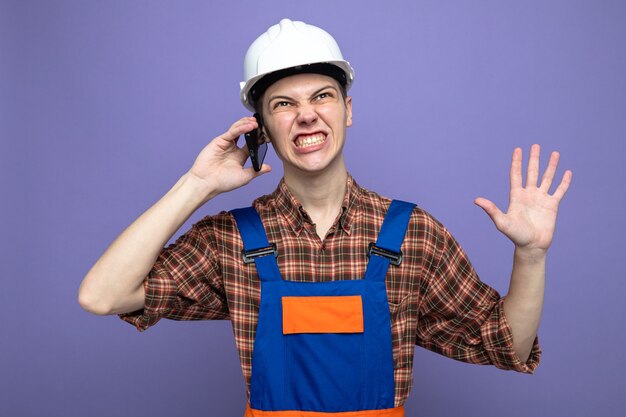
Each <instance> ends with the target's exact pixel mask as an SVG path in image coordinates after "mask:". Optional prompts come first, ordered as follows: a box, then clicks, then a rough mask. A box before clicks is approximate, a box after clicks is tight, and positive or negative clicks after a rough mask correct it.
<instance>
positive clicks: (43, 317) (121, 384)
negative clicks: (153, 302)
mask: <svg viewBox="0 0 626 417" xmlns="http://www.w3.org/2000/svg"><path fill="white" fill-rule="evenodd" d="M0 4H1V9H0V42H1V43H0V48H1V49H0V53H1V55H0V75H1V77H2V78H1V82H0V94H1V101H0V105H1V108H0V138H1V140H2V148H1V149H2V150H1V151H0V155H1V161H0V162H1V166H2V168H1V169H2V175H1V176H0V178H1V179H0V181H2V183H1V186H2V188H1V189H2V196H3V201H2V204H1V205H0V206H2V213H1V215H2V217H1V218H2V223H3V227H2V230H3V238H2V239H1V240H0V245H2V246H1V247H0V253H1V256H2V261H1V263H0V265H1V266H2V269H1V272H0V274H1V277H2V286H1V290H0V320H1V322H0V331H1V337H0V351H1V352H2V355H1V357H0V415H2V416H133V417H137V416H151V417H157V416H185V417H195V416H198V417H199V416H240V415H242V412H243V409H244V402H245V390H244V383H243V378H242V376H241V372H240V369H239V363H238V358H237V355H236V350H235V344H234V340H233V336H232V332H231V328H230V323H228V322H225V321H221V322H219V321H218V322H191V323H189V322H187V323H179V322H172V321H168V320H164V321H162V322H160V323H159V325H158V326H157V327H155V328H153V329H150V330H149V331H147V332H146V333H143V334H140V333H138V332H136V331H135V330H134V328H133V327H131V326H129V325H127V324H125V323H123V322H121V321H120V320H118V319H117V318H115V317H106V318H102V317H96V316H92V315H90V314H88V313H86V312H84V311H82V310H81V309H80V307H79V306H78V304H77V301H76V297H77V288H78V285H79V283H80V281H81V280H82V278H83V276H84V274H85V273H86V272H87V270H88V269H89V267H90V266H91V264H92V263H93V262H94V261H95V260H96V259H97V258H98V256H99V255H100V254H101V253H102V252H103V251H104V249H105V248H106V247H107V245H108V244H109V243H110V242H111V241H112V240H113V239H114V238H115V236H116V235H117V234H118V233H119V232H121V230H122V229H123V228H124V227H126V226H127V225H128V224H129V223H130V222H131V221H132V220H133V219H134V218H136V217H137V216H138V215H139V214H140V213H141V212H142V211H143V210H145V209H146V208H147V207H149V206H150V205H151V204H152V203H153V202H155V201H156V200H157V199H158V198H159V197H160V196H161V195H162V194H164V193H165V192H166V191H167V190H168V189H169V187H170V186H171V185H173V184H174V183H175V182H176V180H177V179H178V178H179V177H180V176H181V175H182V174H183V173H184V172H185V171H186V170H187V169H188V168H189V166H190V165H191V163H192V162H193V160H194V158H195V156H196V154H197V153H198V152H199V150H200V149H201V148H202V147H203V146H204V144H205V143H206V142H207V141H208V140H210V139H211V138H212V137H214V136H216V135H217V134H219V133H222V132H223V131H225V130H226V128H227V127H228V126H229V125H230V124H231V123H232V122H233V121H234V120H235V119H237V118H239V117H241V116H244V115H246V114H247V113H246V111H245V110H244V108H243V107H242V106H241V104H240V103H239V101H238V83H239V81H240V80H241V74H242V70H241V66H242V65H241V64H242V60H243V55H244V53H245V50H246V48H247V46H248V45H249V44H250V43H251V42H252V41H253V40H254V39H255V38H256V36H258V35H259V34H260V33H261V32H263V31H264V30H265V29H266V28H267V27H269V26H270V25H271V24H274V23H277V22H278V21H279V20H280V18H282V17H291V18H292V19H298V20H304V21H306V22H309V23H312V24H316V25H318V26H321V27H323V28H326V29H327V30H328V31H329V32H330V33H332V34H333V35H334V36H335V37H336V39H337V40H338V41H339V43H340V45H341V46H342V49H343V51H344V54H345V56H346V57H347V59H349V60H350V62H351V63H352V64H353V66H354V67H355V69H356V82H355V84H354V88H353V90H352V91H351V94H352V96H353V98H354V126H353V127H352V128H350V130H349V133H348V143H347V145H346V155H347V163H348V168H349V170H350V172H351V173H352V174H353V175H354V176H355V177H356V178H357V180H358V181H359V182H360V183H361V184H362V185H364V186H366V187H368V188H371V189H374V190H377V191H378V192H380V193H381V194H384V195H388V196H394V197H397V198H401V199H408V200H413V201H415V202H417V203H418V204H420V205H421V206H422V207H424V208H426V209H427V210H428V211H430V212H431V213H433V214H434V215H435V216H436V217H437V218H439V219H440V220H441V221H443V222H444V223H445V224H446V225H447V226H448V227H449V229H451V230H452V232H453V233H454V234H455V236H456V237H457V238H458V240H459V241H460V242H461V243H462V244H463V246H464V247H465V249H466V251H467V252H468V253H469V255H470V257H471V259H472V261H473V263H474V265H475V267H476V269H477V270H478V272H479V274H480V275H481V277H482V279H483V280H484V281H486V282H487V283H489V284H491V285H492V286H494V287H495V288H497V289H498V290H499V291H501V292H502V293H505V292H506V289H507V285H508V276H509V272H510V268H511V257H512V245H511V244H510V243H509V242H508V241H507V240H506V238H504V237H503V236H502V235H500V234H499V233H498V232H497V231H496V229H495V228H494V227H493V225H492V223H491V221H490V220H489V218H488V217H487V216H486V215H485V214H484V213H483V212H482V210H481V209H480V208H478V207H476V206H474V205H473V204H472V200H473V198H474V197H477V196H481V195H482V196H485V197H488V198H492V199H494V201H495V202H497V203H498V204H499V205H500V207H501V208H502V209H506V202H507V197H508V166H509V161H510V155H511V152H512V150H513V148H514V147H515V146H523V147H524V150H525V153H527V152H528V149H529V147H530V145H531V144H532V143H534V142H538V143H541V144H542V145H543V147H544V149H545V150H546V151H550V150H559V151H561V153H562V166H561V167H559V177H560V175H562V172H563V171H564V169H566V168H569V169H572V170H573V171H574V181H573V186H572V187H571V188H570V191H569V193H568V195H567V196H566V198H565V200H564V201H563V203H562V206H561V213H560V217H559V223H558V228H557V235H556V238H555V240H554V243H553V246H552V248H551V251H550V255H549V264H548V281H547V293H546V302H545V309H544V318H543V322H542V325H541V329H540V339H541V342H542V346H543V349H544V356H543V361H542V365H541V366H540V367H539V369H538V370H537V373H536V375H534V376H527V375H520V374H515V373H512V372H504V371H499V370H497V369H494V368H492V367H479V366H473V365H467V364H462V363H459V362H455V361H452V360H449V359H446V358H443V357H441V356H438V355H436V354H433V353H430V352H427V351H424V350H422V349H417V350H416V352H415V384H414V389H413V393H412V395H411V398H410V400H409V402H408V404H407V416H415V415H423V416H426V415H427V416H461V415H470V416H472V415H483V416H500V415H507V416H509V417H514V416H527V415H533V416H566V415H567V416H590V415H598V416H600V415H603V416H618V415H622V416H623V415H626V405H625V402H624V400H623V393H624V386H625V379H626V378H625V377H624V373H625V371H626V360H625V356H626V355H625V354H624V346H625V342H626V332H625V331H624V328H625V325H624V318H625V313H626V306H625V302H624V294H625V290H626V285H625V284H624V282H625V280H624V275H625V274H624V271H625V266H626V262H625V258H626V257H625V256H624V246H625V245H624V234H625V232H626V227H625V221H624V203H625V191H624V180H625V179H626V168H625V165H624V163H623V161H624V154H625V152H626V81H625V80H626V77H625V75H626V2H624V1H591V0H589V1H565V0H561V1H556V0H555V1H525V2H518V1H496V0H494V1H473V2H463V1H458V2H449V1H445V2H442V1H413V0H411V1H408V0H407V1H399V2H391V1H390V2H386V4H385V5H382V4H383V3H382V2H376V3H372V4H367V3H365V2H359V1H340V2H339V1H319V0H318V1H312V2H292V1H263V2H259V1H255V2H252V1H249V2H239V1H231V2H226V1H212V2H208V1H178V2H175V1H141V2H130V1H107V2H105V1H101V2H96V1H40V2H35V1H7V0H2V1H1V3H0ZM544 155H545V154H544ZM545 159H546V158H544V159H543V163H544V164H545ZM269 162H270V163H272V164H273V166H274V172H273V173H272V174H270V175H267V176H265V177H263V178H262V179H259V180H257V181H256V182H254V183H253V185H250V186H248V187H245V188H243V189H239V190H237V191H235V192H232V193H230V194H228V195H223V196H220V197H218V198H216V199H215V200H213V201H211V202H210V203H209V204H207V205H206V206H205V207H203V208H202V209H201V210H200V211H199V212H198V213H196V215H195V216H194V217H193V218H192V221H196V220H198V219H199V218H201V217H202V216H204V215H206V214H211V213H216V212H218V211H220V210H223V209H229V208H234V207H238V206H242V205H246V204H249V203H250V202H251V200H252V199H253V197H255V196H257V195H260V194H264V193H267V192H270V191H272V190H273V189H274V187H275V184H276V183H277V182H278V180H279V179H280V177H281V169H280V164H279V162H278V161H277V159H276V158H275V155H274V153H273V152H272V153H271V155H270V156H269ZM187 227H188V225H186V226H185V228H187Z"/></svg>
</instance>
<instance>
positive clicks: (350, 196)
mask: <svg viewBox="0 0 626 417" xmlns="http://www.w3.org/2000/svg"><path fill="white" fill-rule="evenodd" d="M362 194H363V189H362V188H361V187H360V186H359V185H358V184H357V183H356V181H355V180H354V178H352V176H351V175H350V174H348V179H347V182H346V194H345V196H344V198H343V203H342V205H341V213H340V214H339V216H338V217H337V219H336V220H335V224H334V225H335V226H337V228H341V229H342V230H343V231H344V232H345V233H346V234H348V235H350V230H351V228H352V225H353V223H354V219H355V218H356V215H357V213H358V211H359V208H360V206H361V197H362ZM273 196H274V198H275V201H276V208H277V211H278V213H279V214H280V215H281V216H283V218H284V219H285V221H286V222H287V223H288V224H289V225H290V226H291V228H292V229H293V231H294V232H295V233H296V235H298V236H299V235H300V233H301V232H302V229H303V228H304V224H305V223H310V224H312V223H313V221H312V220H311V218H310V217H309V215H308V214H307V212H306V211H305V210H304V208H303V207H302V204H300V202H298V200H296V198H295V197H294V195H293V194H292V193H291V191H289V188H288V187H287V184H286V183H285V179H284V178H283V179H281V180H280V183H279V184H278V187H277V188H276V190H275V191H274V193H273Z"/></svg>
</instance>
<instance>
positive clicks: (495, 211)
mask: <svg viewBox="0 0 626 417" xmlns="http://www.w3.org/2000/svg"><path fill="white" fill-rule="evenodd" d="M474 204H476V205H477V206H478V207H480V208H481V209H483V210H484V211H485V213H487V215H488V216H489V218H491V220H492V221H493V223H494V224H495V225H496V227H497V228H498V229H500V226H501V225H502V223H503V220H504V213H502V211H500V209H499V208H498V206H496V205H495V204H494V203H493V202H491V201H490V200H487V199H486V198H482V197H478V198H477V199H475V200H474Z"/></svg>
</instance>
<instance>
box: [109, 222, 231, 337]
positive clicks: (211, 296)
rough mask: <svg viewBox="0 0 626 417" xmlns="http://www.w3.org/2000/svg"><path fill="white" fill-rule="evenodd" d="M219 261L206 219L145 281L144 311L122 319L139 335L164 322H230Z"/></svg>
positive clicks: (162, 258)
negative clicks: (132, 326)
mask: <svg viewBox="0 0 626 417" xmlns="http://www.w3.org/2000/svg"><path fill="white" fill-rule="evenodd" d="M217 259H218V258H217V254H216V245H215V239H214V233H213V224H212V220H211V218H210V217H206V218H205V219H203V220H201V221H200V222H198V223H196V224H194V225H193V227H192V228H191V229H190V230H189V231H188V232H186V233H185V234H183V235H182V236H181V237H179V238H178V239H177V240H176V242H175V243H174V244H172V245H170V246H168V247H167V248H165V249H163V250H162V251H161V253H160V254H159V257H158V258H157V260H156V262H155V264H154V266H153V267H152V270H151V271H150V272H149V274H148V276H147V277H146V279H145V280H144V288H145V293H146V301H145V306H144V308H143V309H142V310H138V311H135V312H132V313H126V314H121V315H120V318H121V319H122V320H124V321H126V322H128V323H130V324H133V325H134V326H135V327H136V328H137V330H139V331H144V330H146V329H147V328H148V327H150V326H153V325H154V324H156V323H157V322H158V321H159V320H160V319H161V318H167V319H172V320H210V319H228V317H229V314H228V307H227V302H226V296H225V293H224V285H223V281H222V276H221V271H220V267H219V263H218V260H217Z"/></svg>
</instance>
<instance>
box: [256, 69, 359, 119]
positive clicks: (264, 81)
mask: <svg viewBox="0 0 626 417" xmlns="http://www.w3.org/2000/svg"><path fill="white" fill-rule="evenodd" d="M296 74H321V75H326V76H328V77H331V78H334V79H335V80H337V82H338V83H339V86H340V87H341V88H340V90H341V95H342V96H343V99H344V101H345V99H346V84H347V80H346V73H345V72H344V71H343V70H342V69H341V68H339V67H338V66H336V65H333V64H327V63H325V62H322V63H316V64H309V65H298V66H296V67H291V68H285V69H283V70H279V71H274V72H271V73H269V74H267V75H266V76H264V77H263V78H261V79H260V80H259V81H257V82H256V83H255V84H254V85H253V86H252V89H250V99H251V101H252V103H253V105H254V108H255V109H256V111H257V113H259V111H260V110H261V108H259V104H260V103H261V101H262V100H261V99H262V98H263V94H264V93H265V90H267V89H268V88H269V86H270V85H272V84H274V83H275V82H276V81H278V80H280V79H282V78H285V77H289V76H291V75H296Z"/></svg>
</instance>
